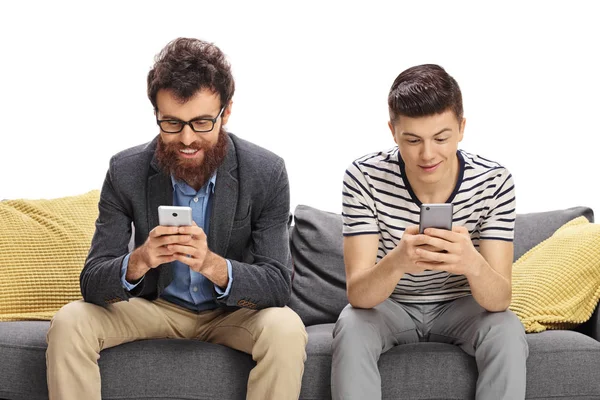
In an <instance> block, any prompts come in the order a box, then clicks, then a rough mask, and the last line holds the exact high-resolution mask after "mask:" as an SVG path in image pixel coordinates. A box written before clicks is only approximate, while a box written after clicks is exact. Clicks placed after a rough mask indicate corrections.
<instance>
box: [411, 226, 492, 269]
mask: <svg viewBox="0 0 600 400" xmlns="http://www.w3.org/2000/svg"><path fill="white" fill-rule="evenodd" d="M424 233H425V234H424V235H421V236H423V237H424V244H427V245H429V246H433V247H435V248H437V249H439V250H441V251H431V249H425V248H417V249H416V250H415V251H416V253H417V256H418V258H419V259H420V261H418V262H417V263H416V264H417V265H419V266H422V267H424V268H425V269H431V270H438V271H447V272H449V273H451V274H455V275H465V276H467V277H469V276H477V275H478V274H479V270H480V266H481V265H482V262H483V263H485V260H484V259H483V257H482V256H481V254H480V253H479V252H478V251H477V249H475V246H473V242H472V241H471V237H470V235H469V231H468V230H467V228H465V227H464V226H455V227H453V228H452V231H448V230H445V229H436V228H427V229H425V232H424ZM402 239H403V240H404V238H402Z"/></svg>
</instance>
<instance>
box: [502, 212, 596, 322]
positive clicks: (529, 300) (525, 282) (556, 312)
mask: <svg viewBox="0 0 600 400" xmlns="http://www.w3.org/2000/svg"><path fill="white" fill-rule="evenodd" d="M512 288H513V293H512V303H511V306H510V309H511V310H512V311H513V312H514V313H515V314H517V316H518V317H519V319H520V320H521V322H522V323H523V326H524V327H525V331H526V332H528V333H531V332H542V331H545V330H546V329H571V328H574V327H575V326H577V325H579V324H581V323H583V322H585V321H587V320H588V319H590V317H591V316H592V313H593V312H594V309H595V308H596V305H597V304H598V300H599V299H600V225H598V224H592V223H590V222H589V221H588V220H587V219H586V218H585V217H579V218H575V219H574V220H572V221H570V222H568V223H566V224H565V225H563V226H562V227H560V228H559V229H558V230H556V232H554V234H553V235H552V236H551V237H550V238H548V239H546V240H544V241H543V242H541V243H540V244H538V245H537V246H535V247H534V248H532V249H531V250H529V251H528V252H527V253H525V254H524V255H523V256H522V257H521V258H519V259H518V260H517V261H516V262H515V263H514V265H513V274H512Z"/></svg>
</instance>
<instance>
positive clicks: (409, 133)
mask: <svg viewBox="0 0 600 400" xmlns="http://www.w3.org/2000/svg"><path fill="white" fill-rule="evenodd" d="M447 131H450V132H452V129H450V128H444V129H442V130H441V131H439V132H438V133H436V134H435V135H433V136H434V137H435V136H437V135H441V134H442V133H444V132H447ZM402 134H403V135H407V136H414V137H416V138H419V139H421V136H419V135H417V134H414V133H411V132H402Z"/></svg>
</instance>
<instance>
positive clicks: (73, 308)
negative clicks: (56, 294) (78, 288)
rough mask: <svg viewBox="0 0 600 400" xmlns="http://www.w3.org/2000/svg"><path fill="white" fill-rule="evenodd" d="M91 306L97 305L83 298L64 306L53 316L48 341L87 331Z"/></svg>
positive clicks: (47, 336)
mask: <svg viewBox="0 0 600 400" xmlns="http://www.w3.org/2000/svg"><path fill="white" fill-rule="evenodd" d="M89 307H97V306H94V305H93V304H89V303H85V302H84V301H83V300H78V301H74V302H71V303H68V304H66V305H65V306H63V307H62V308H61V309H60V310H58V312H57V313H56V314H55V315H54V317H53V318H52V321H51V322H50V328H49V329H48V334H47V335H46V341H47V342H48V344H50V343H51V342H52V341H53V340H64V339H65V338H69V337H73V336H74V335H78V334H82V333H83V332H84V331H85V328H86V326H87V327H89V326H90V324H86V322H85V321H86V319H87V317H88V316H89V315H88V311H89V310H88V308H89Z"/></svg>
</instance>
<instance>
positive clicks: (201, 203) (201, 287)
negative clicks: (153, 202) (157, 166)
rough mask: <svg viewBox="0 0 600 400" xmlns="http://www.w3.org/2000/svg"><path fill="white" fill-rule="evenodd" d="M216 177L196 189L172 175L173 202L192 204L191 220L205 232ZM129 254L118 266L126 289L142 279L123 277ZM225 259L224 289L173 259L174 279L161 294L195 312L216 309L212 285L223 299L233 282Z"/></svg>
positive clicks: (129, 288) (175, 204)
mask: <svg viewBox="0 0 600 400" xmlns="http://www.w3.org/2000/svg"><path fill="white" fill-rule="evenodd" d="M216 180H217V175H216V173H215V174H213V176H212V177H211V178H210V179H209V181H208V182H207V183H206V184H205V185H204V186H202V187H201V188H200V190H198V191H195V190H194V188H192V187H191V186H189V185H188V184H187V183H185V182H183V181H178V180H176V179H175V178H173V177H172V176H171V182H172V184H173V205H174V206H189V207H191V208H192V217H193V219H194V221H195V222H196V224H197V225H198V226H199V227H200V228H202V230H204V232H206V233H208V228H209V222H210V221H209V219H210V210H211V205H212V201H211V200H212V194H213V193H214V191H215V183H216ZM130 255H131V254H129V255H127V257H125V259H124V260H123V265H122V267H121V283H122V284H123V287H124V288H125V289H127V290H132V289H133V288H134V287H136V286H137V285H138V284H139V283H140V282H141V281H140V282H137V283H136V284H131V283H129V282H127V281H126V280H125V275H126V273H127V265H128V262H129V257H130ZM225 261H227V275H228V277H229V281H228V284H227V288H225V290H223V289H221V288H220V287H218V286H217V285H215V284H213V283H212V282H211V281H210V280H208V279H207V278H206V277H205V276H204V275H202V274H200V273H198V272H195V271H192V270H191V269H190V267H189V266H188V265H186V264H184V263H182V262H181V261H174V262H173V264H174V268H173V281H172V282H171V283H170V284H169V286H167V287H166V288H165V290H164V292H163V293H162V295H161V297H163V298H164V299H165V300H168V301H170V302H172V303H175V304H177V305H180V306H182V307H185V308H188V309H190V310H192V311H197V312H198V311H204V310H210V309H213V308H216V307H217V303H216V302H215V300H214V298H213V294H212V290H213V288H214V290H215V291H216V292H217V295H218V298H224V297H226V296H228V295H229V291H230V290H231V283H232V282H233V275H232V269H231V262H230V261H229V260H225ZM142 279H143V278H142Z"/></svg>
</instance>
